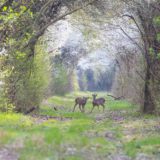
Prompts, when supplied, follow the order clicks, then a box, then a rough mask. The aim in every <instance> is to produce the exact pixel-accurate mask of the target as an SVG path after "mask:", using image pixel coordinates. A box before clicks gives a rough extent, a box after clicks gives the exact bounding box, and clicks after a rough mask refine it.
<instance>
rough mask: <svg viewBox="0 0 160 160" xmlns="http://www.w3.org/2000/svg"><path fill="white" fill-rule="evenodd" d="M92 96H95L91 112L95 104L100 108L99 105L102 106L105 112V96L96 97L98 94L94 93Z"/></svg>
mask: <svg viewBox="0 0 160 160" xmlns="http://www.w3.org/2000/svg"><path fill="white" fill-rule="evenodd" d="M92 97H93V101H92V105H93V108H92V110H91V113H92V111H93V109H94V108H95V106H97V107H98V109H99V106H102V107H103V112H104V108H105V106H104V103H105V101H106V100H105V99H104V98H96V97H97V94H93V95H92Z"/></svg>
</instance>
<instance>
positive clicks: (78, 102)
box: [73, 97, 89, 112]
mask: <svg viewBox="0 0 160 160" xmlns="http://www.w3.org/2000/svg"><path fill="white" fill-rule="evenodd" d="M88 99H89V97H82V98H81V97H77V98H76V99H75V105H74V108H73V112H74V111H75V108H76V106H77V105H79V109H80V111H81V112H84V107H85V105H86V103H87V100H88ZM81 107H82V108H81Z"/></svg>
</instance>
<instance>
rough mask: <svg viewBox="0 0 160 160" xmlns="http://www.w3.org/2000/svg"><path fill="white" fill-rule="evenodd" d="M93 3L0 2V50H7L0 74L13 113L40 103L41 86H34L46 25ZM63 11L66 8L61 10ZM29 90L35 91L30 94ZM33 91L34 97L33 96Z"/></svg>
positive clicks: (36, 0) (53, 0) (69, 1)
mask: <svg viewBox="0 0 160 160" xmlns="http://www.w3.org/2000/svg"><path fill="white" fill-rule="evenodd" d="M93 2H94V1H90V0H88V1H84V0H81V1H78V0H76V1H73V0H66V1H61V0H47V1H39V0H33V1H21V0H17V1H13V0H7V1H5V0H2V1H1V2H0V14H1V15H0V47H1V48H4V49H5V51H6V55H5V56H4V57H3V64H4V65H3V67H1V71H2V72H3V73H7V74H6V75H5V77H4V79H3V81H4V82H5V89H4V90H5V97H6V98H7V101H6V103H8V104H13V105H14V106H15V107H16V111H18V112H26V111H27V110H28V109H27V108H30V107H33V106H34V107H35V106H39V103H40V101H41V100H42V99H41V100H37V99H39V98H38V97H39V96H38V92H39V87H40V86H39V87H38V86H37V85H35V84H36V82H37V80H38V79H39V78H38V76H39V75H37V74H36V73H35V70H34V69H35V68H36V61H37V60H36V53H37V52H36V46H38V44H37V42H38V40H39V38H40V37H41V36H42V35H43V34H44V32H45V30H46V29H47V28H48V26H50V25H51V24H54V23H55V22H57V21H58V20H60V19H62V18H64V17H65V16H67V15H69V14H72V13H74V12H76V11H77V10H79V9H83V8H84V7H86V6H88V5H90V4H92V3H93ZM62 8H63V9H64V8H65V9H64V10H63V11H62V10H61V9H62ZM39 69H40V68H39ZM33 73H35V74H33ZM31 91H34V92H32V94H31ZM35 92H37V94H33V93H35ZM31 95H34V96H33V97H32V96H31ZM20 97H21V98H20ZM24 100H25V102H26V103H25V104H24V103H23V102H24ZM22 104H23V105H22Z"/></svg>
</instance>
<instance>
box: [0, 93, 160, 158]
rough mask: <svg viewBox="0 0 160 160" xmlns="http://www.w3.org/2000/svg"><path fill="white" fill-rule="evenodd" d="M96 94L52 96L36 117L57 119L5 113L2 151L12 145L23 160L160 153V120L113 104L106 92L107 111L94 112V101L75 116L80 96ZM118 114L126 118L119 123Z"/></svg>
mask: <svg viewBox="0 0 160 160" xmlns="http://www.w3.org/2000/svg"><path fill="white" fill-rule="evenodd" d="M91 94H92V93H89V92H87V93H82V92H76V93H71V94H68V95H66V96H65V97H58V96H54V97H51V98H49V100H48V101H47V103H45V104H42V106H41V109H40V111H39V112H38V113H36V114H39V115H41V116H48V115H49V116H52V117H54V119H48V120H47V119H45V120H43V119H42V118H33V117H31V116H24V115H21V114H15V113H10V114H5V113H0V139H1V140H0V150H1V149H3V148H4V147H6V146H9V147H11V149H12V150H13V151H14V152H16V153H18V154H19V157H20V158H19V159H20V160H28V159H29V160H36V159H38V160H50V159H51V160H85V159H86V160H92V159H102V160H103V159H104V160H105V159H107V156H108V155H110V154H111V155H114V154H118V153H119V152H123V154H126V155H128V156H130V157H136V155H137V154H138V153H145V154H148V155H151V156H154V155H159V152H160V136H159V135H158V132H159V130H158V129H157V130H156V129H154V127H153V126H158V125H159V124H158V122H159V117H155V116H142V115H140V114H137V112H136V110H137V107H135V106H133V105H131V104H130V103H129V102H126V101H113V100H112V99H111V98H109V97H107V94H106V93H99V94H98V95H99V96H103V97H105V99H106V109H105V112H104V113H103V112H102V110H101V111H99V110H98V108H96V109H95V110H94V111H93V113H89V112H90V110H91V108H92V103H91V99H90V100H89V102H88V103H87V105H86V108H85V109H86V112H85V113H81V112H80V111H79V109H78V108H77V109H76V111H75V112H74V113H73V112H72V109H73V106H74V99H75V97H77V96H84V95H85V96H90V97H91ZM54 106H56V107H57V109H58V111H55V110H54V108H53V107H54ZM116 116H120V117H123V118H124V120H123V121H116V120H114V117H116ZM56 117H57V118H56ZM147 129H148V130H147ZM148 136H149V138H148Z"/></svg>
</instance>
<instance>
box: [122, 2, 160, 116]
mask: <svg viewBox="0 0 160 160" xmlns="http://www.w3.org/2000/svg"><path fill="white" fill-rule="evenodd" d="M125 2H126V3H127V5H128V9H129V12H130V13H131V14H125V15H124V16H126V17H128V18H130V19H131V20H132V21H134V23H135V24H136V26H137V28H138V30H139V33H140V36H141V40H142V42H143V45H139V44H137V43H136V45H137V47H138V48H139V49H140V50H141V53H142V54H143V57H144V60H145V67H146V73H145V86H144V104H143V112H144V113H153V112H154V111H155V109H156V107H157V104H158V103H159V94H158V93H159V92H160V83H159V79H160V65H159V64H160V58H159V53H160V41H159V38H158V35H159V32H160V22H159V15H160V8H159V5H160V2H159V1H158V0H155V1H147V0H141V1H136V0H134V1H125ZM129 38H130V40H132V41H133V42H135V41H134V40H133V39H132V38H131V37H129Z"/></svg>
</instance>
